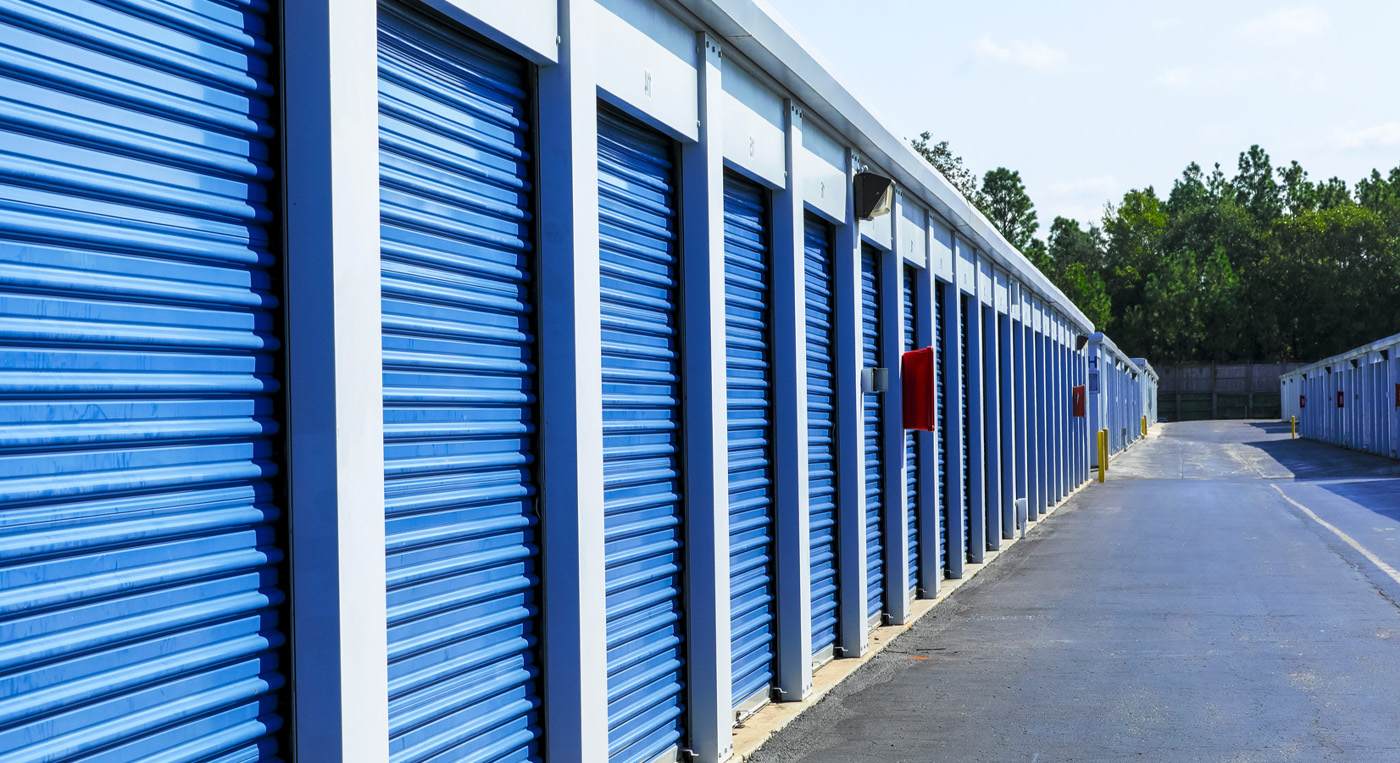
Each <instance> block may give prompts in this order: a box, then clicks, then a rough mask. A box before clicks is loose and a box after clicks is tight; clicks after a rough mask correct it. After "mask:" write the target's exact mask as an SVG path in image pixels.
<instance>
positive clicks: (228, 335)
mask: <svg viewBox="0 0 1400 763" xmlns="http://www.w3.org/2000/svg"><path fill="white" fill-rule="evenodd" d="M275 15H276V14H275V12H273V11H271V10H270V9H269V7H268V6H266V5H261V4H251V5H248V4H245V5H240V6H236V7H235V6H230V5H227V4H224V3H218V2H207V1H204V0H191V2H188V3H182V4H181V5H180V6H178V7H174V6H172V7H166V8H160V9H157V10H156V11H154V12H149V13H146V12H139V11H138V12H131V11H130V9H125V8H122V7H120V6H114V5H113V4H108V3H97V2H82V1H81V0H76V1H74V2H64V3H48V2H24V3H9V4H7V5H6V7H5V9H4V14H3V16H0V38H3V39H4V40H5V44H4V46H3V47H0V94H3V96H0V146H3V151H4V152H5V159H4V161H3V162H0V164H3V166H4V171H3V174H2V175H0V317H2V319H3V320H0V323H3V325H4V328H3V332H4V345H5V347H4V349H3V350H0V353H3V362H0V368H3V371H0V426H2V427H3V430H4V432H5V433H6V434H5V437H4V440H3V442H0V507H3V510H0V527H3V535H4V541H3V545H2V546H0V547H3V551H0V591H3V592H4V593H3V603H2V604H0V697H4V698H5V699H4V702H3V703H0V759H4V760H7V761H24V760H59V759H63V760H74V759H78V758H82V757H87V756H100V757H102V758H104V759H107V760H156V759H166V758H175V757H179V758H180V759H200V760H206V759H208V760H212V759H216V758H217V759H222V760H231V759H244V760H251V759H259V758H269V759H270V758H274V757H277V756H280V755H283V754H285V753H287V750H286V749H285V747H284V742H285V737H284V736H283V735H282V733H281V731H282V729H284V728H285V726H286V724H287V723H288V720H289V717H290V716H289V708H288V696H287V693H286V687H287V682H288V681H287V670H288V666H287V661H286V642H287V620H286V616H287V607H286V606H285V605H286V595H287V585H286V584H287V579H286V574H285V573H286V565H285V561H286V550H287V528H286V524H285V523H286V519H287V515H286V509H287V502H286V483H285V478H286V473H285V469H286V459H285V453H284V452H283V450H282V448H281V442H282V438H283V437H284V436H285V428H284V427H285V417H284V415H283V409H282V406H281V401H282V393H283V390H284V385H285V383H286V364H285V363H284V362H283V357H282V351H283V347H284V344H283V340H284V331H283V328H284V324H283V322H282V320H281V319H280V316H281V308H282V304H283V302H282V299H283V297H282V295H283V282H282V279H281V271H282V265H283V258H284V252H283V250H282V242H281V236H280V230H279V225H280V219H281V212H280V210H279V206H278V204H279V201H278V197H277V188H278V185H279V183H280V182H281V174H280V167H279V166H278V162H277V144H278V140H279V133H280V130H279V126H278V124H277V121H276V116H275V107H276V101H277V91H276V89H275V85H276V81H277V77H276V74H275V72H276V58H277V55H278V50H279V49H278V47H277V44H276V43H277V41H276V38H275V36H274V35H273V34H271V33H270V31H269V30H270V28H271V24H272V21H273V17H274V16H275ZM380 562H382V559H381V560H380Z"/></svg>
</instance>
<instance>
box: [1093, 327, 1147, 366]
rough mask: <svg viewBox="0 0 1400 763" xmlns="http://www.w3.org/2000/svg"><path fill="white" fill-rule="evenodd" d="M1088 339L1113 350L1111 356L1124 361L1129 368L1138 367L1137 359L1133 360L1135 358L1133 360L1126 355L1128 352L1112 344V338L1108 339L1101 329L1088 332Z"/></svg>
mask: <svg viewBox="0 0 1400 763" xmlns="http://www.w3.org/2000/svg"><path fill="white" fill-rule="evenodd" d="M1089 341H1090V342H1096V343H1098V344H1101V345H1103V346H1105V347H1107V348H1108V349H1110V350H1112V351H1113V356H1114V357H1115V358H1117V359H1119V360H1121V361H1123V362H1124V363H1126V364H1128V367H1129V368H1132V369H1136V368H1138V364H1137V361H1135V360H1133V359H1132V358H1130V357H1128V353H1126V352H1123V351H1122V350H1120V349H1118V345H1116V344H1114V343H1113V340H1112V339H1109V338H1108V335H1107V334H1105V333H1103V332H1102V331H1098V332H1095V333H1093V334H1090V335H1089Z"/></svg>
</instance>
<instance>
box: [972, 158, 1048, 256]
mask: <svg viewBox="0 0 1400 763" xmlns="http://www.w3.org/2000/svg"><path fill="white" fill-rule="evenodd" d="M982 195H983V197H984V198H985V199H986V206H985V207H983V209H982V212H983V213H984V214H986V215H987V219H989V220H991V222H992V225H994V226H996V229H997V230H999V231H1001V235H1003V236H1005V237H1006V240H1007V241H1010V242H1011V245H1012V246H1014V247H1016V248H1017V249H1019V250H1021V251H1022V252H1023V253H1024V252H1026V250H1027V249H1028V248H1030V247H1031V242H1032V241H1034V240H1035V232H1036V231H1037V230H1039V229H1040V223H1039V222H1037V221H1036V214H1035V204H1034V203H1033V202H1032V201H1031V197H1030V196H1028V195H1027V194H1026V186H1025V184H1024V183H1022V182H1021V173H1019V172H1014V171H1012V170H1008V169H1007V168H1005V167H997V168H996V169H994V170H991V171H990V172H988V173H987V174H986V175H985V176H984V177H983V178H982Z"/></svg>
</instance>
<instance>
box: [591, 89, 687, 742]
mask: <svg viewBox="0 0 1400 763" xmlns="http://www.w3.org/2000/svg"><path fill="white" fill-rule="evenodd" d="M674 151H675V149H674V148H673V146H672V144H671V142H670V140H668V139H667V138H665V137H664V136H662V135H661V134H659V133H657V132H654V131H652V130H649V129H646V128H644V127H642V126H640V125H637V124H635V123H634V122H632V121H631V120H630V119H628V118H627V117H624V116H622V115H620V114H616V113H613V112H611V111H606V112H601V113H600V114H599V121H598V219H599V224H600V229H599V234H598V241H599V252H598V259H599V272H600V276H601V292H600V294H601V302H602V305H601V315H602V373H603V376H602V383H603V398H602V400H603V489H604V493H603V511H604V520H603V521H604V543H605V546H604V554H605V558H606V569H607V573H606V574H607V588H606V592H607V599H606V606H607V650H608V651H607V665H608V696H607V702H608V754H609V760H611V761H634V760H635V761H650V760H653V759H655V758H656V757H657V756H659V755H661V754H662V753H665V752H666V751H667V750H670V749H672V748H677V747H678V746H679V745H680V743H681V741H682V740H683V738H684V730H685V726H684V720H685V717H684V707H685V696H684V688H685V673H684V671H685V648H684V640H685V627H684V622H683V619H682V611H683V601H684V596H683V593H682V590H681V582H682V580H683V579H684V574H683V573H684V569H683V565H684V560H685V550H684V542H685V532H684V514H685V497H684V492H685V490H684V486H685V475H684V473H683V471H682V466H683V461H682V458H681V452H682V447H681V446H682V443H683V437H682V431H681V430H682V424H683V422H682V416H681V368H682V358H681V349H682V344H681V342H680V338H681V337H680V332H679V327H680V322H681V318H680V297H681V294H680V289H679V288H678V283H679V278H678V277H677V275H678V270H679V267H680V251H679V247H678V246H677V244H678V242H677V238H676V231H677V224H676V217H677V212H678V210H677V202H678V201H679V199H678V196H677V193H676V168H675V164H674V160H673V155H674Z"/></svg>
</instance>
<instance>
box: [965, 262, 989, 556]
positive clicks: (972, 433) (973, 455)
mask: <svg viewBox="0 0 1400 763" xmlns="http://www.w3.org/2000/svg"><path fill="white" fill-rule="evenodd" d="M973 280H974V281H976V280H978V278H977V271H976V268H974V270H973ZM967 304H968V309H967V315H965V316H963V320H965V321H967V389H965V390H963V394H964V395H967V422H966V424H965V426H964V429H965V430H966V431H965V434H966V436H967V459H968V461H967V482H968V485H967V491H968V495H969V496H970V497H971V498H972V511H971V512H970V514H969V517H968V528H967V535H968V544H967V546H968V548H967V556H968V561H970V562H972V563H973V564H981V563H982V560H983V559H985V558H986V555H987V490H986V482H985V475H986V460H987V449H986V431H985V426H984V421H983V419H984V418H986V417H985V416H984V415H983V406H982V396H983V394H984V390H985V387H984V386H983V383H982V353H983V351H984V348H983V346H982V303H981V302H980V301H979V299H978V297H977V295H976V293H973V294H970V295H968V298H967Z"/></svg>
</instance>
